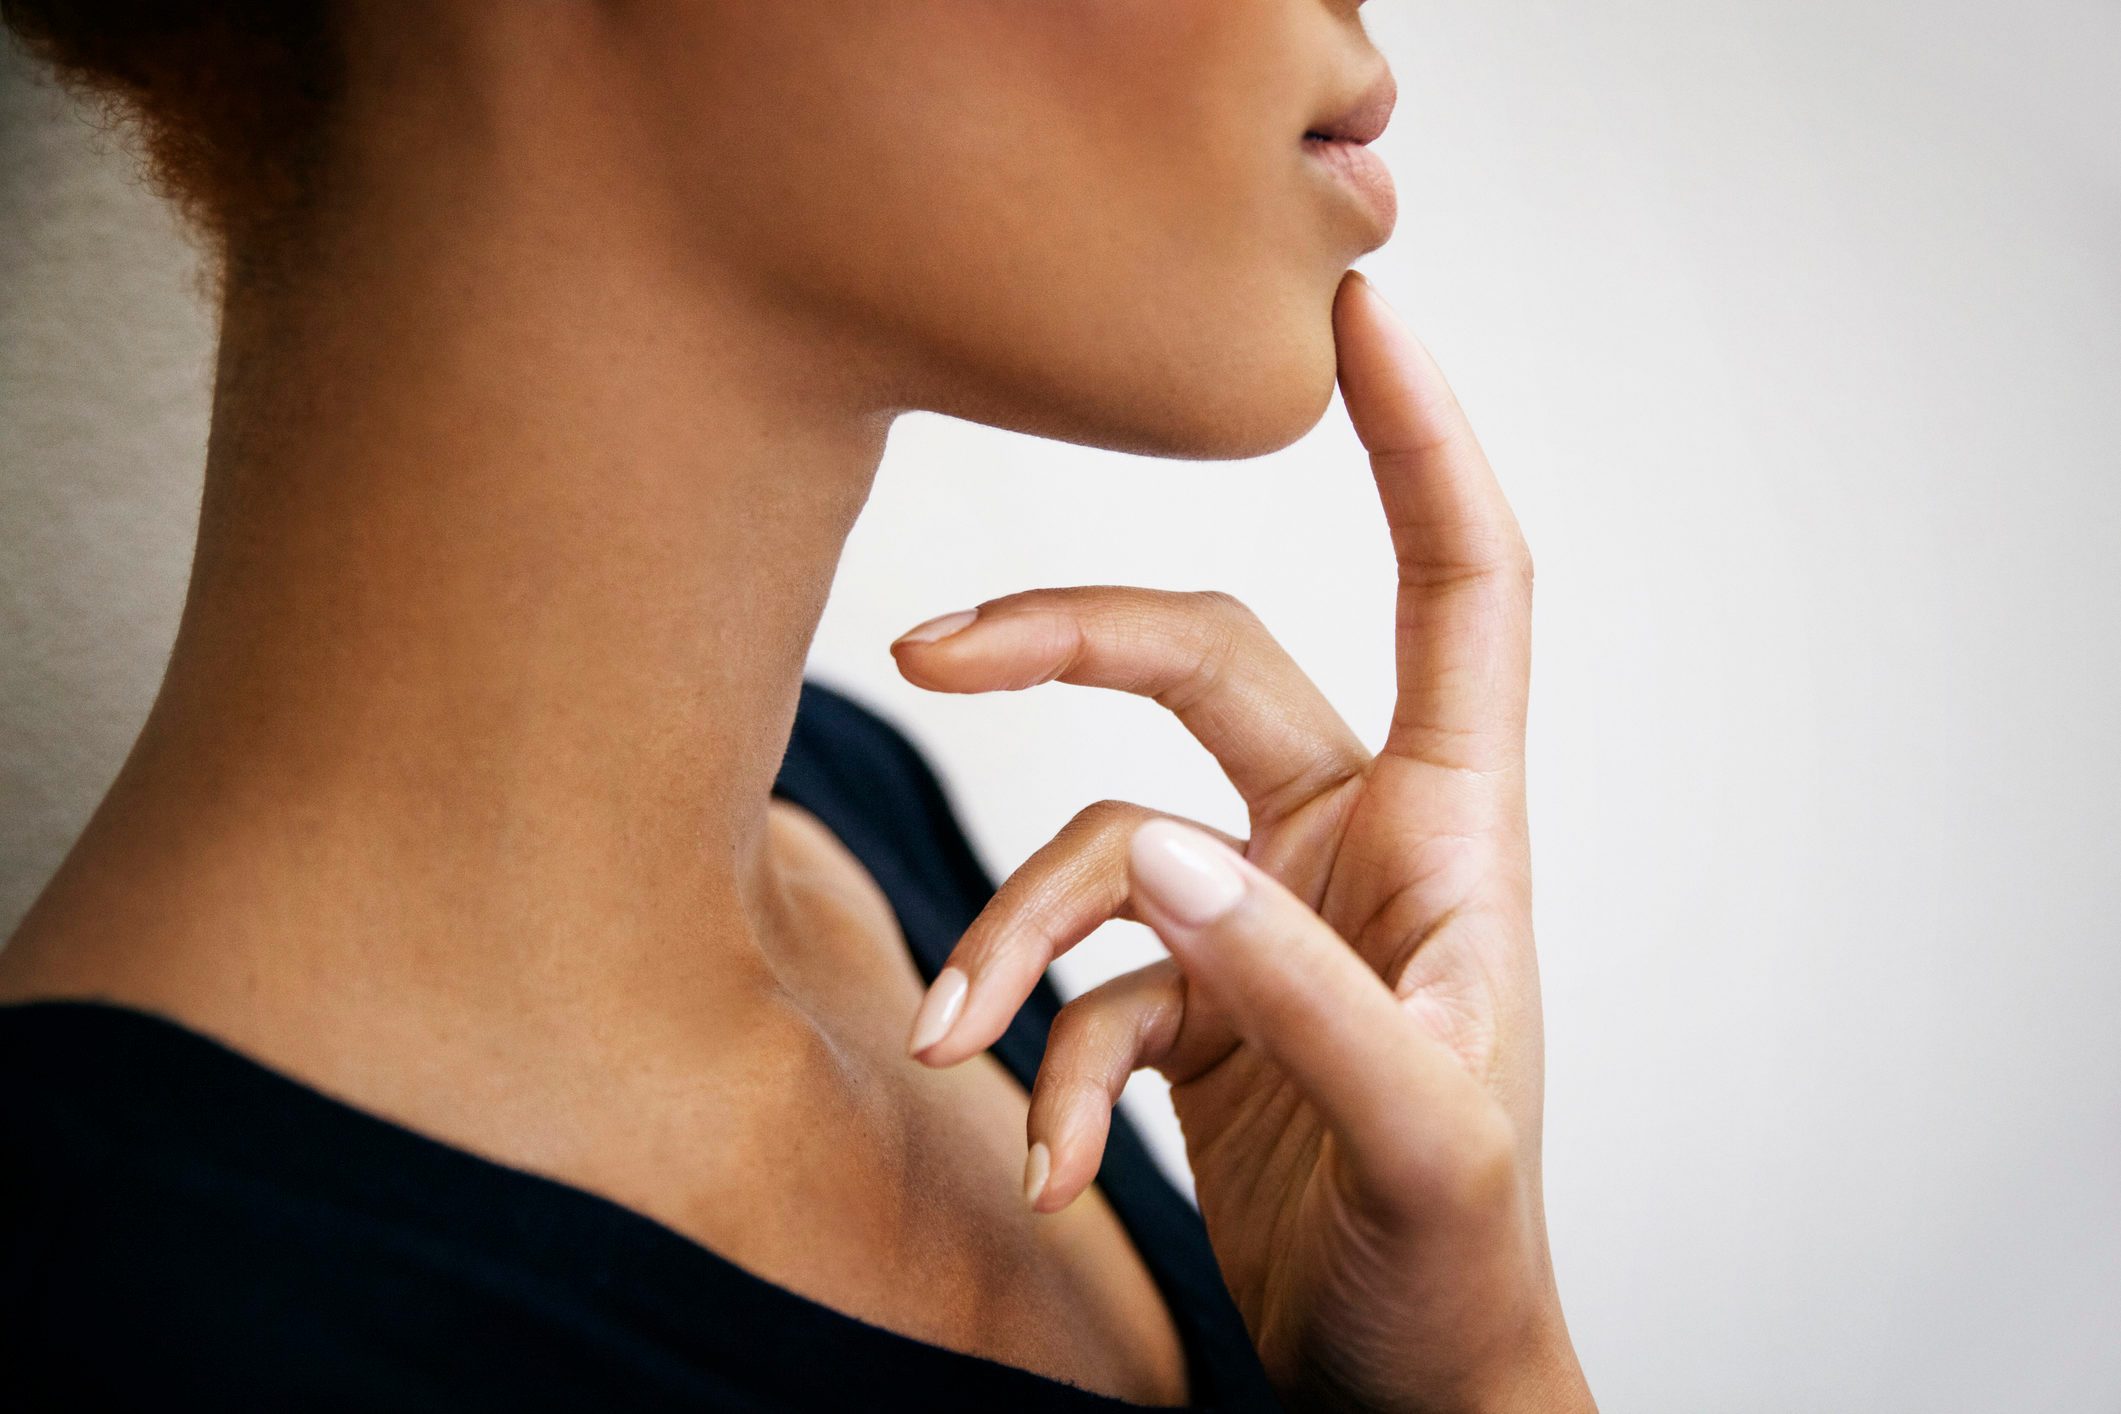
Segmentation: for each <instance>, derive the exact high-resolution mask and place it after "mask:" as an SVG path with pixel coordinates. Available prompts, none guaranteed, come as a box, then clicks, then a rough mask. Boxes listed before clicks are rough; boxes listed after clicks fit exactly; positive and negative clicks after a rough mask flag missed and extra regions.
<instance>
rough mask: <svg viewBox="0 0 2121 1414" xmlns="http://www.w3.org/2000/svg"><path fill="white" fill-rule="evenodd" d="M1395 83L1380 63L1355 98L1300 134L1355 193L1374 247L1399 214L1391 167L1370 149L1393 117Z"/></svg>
mask: <svg viewBox="0 0 2121 1414" xmlns="http://www.w3.org/2000/svg"><path fill="white" fill-rule="evenodd" d="M1398 99H1399V86H1398V84H1397V83H1395V82H1394V80H1393V78H1392V71H1391V70H1390V69H1382V70H1380V71H1379V72H1378V75H1377V77H1376V78H1375V79H1374V80H1372V81H1371V83H1370V84H1369V86H1368V87H1366V88H1364V89H1363V90H1362V92H1361V93H1359V94H1357V95H1356V96H1355V98H1354V99H1353V100H1352V101H1351V102H1349V103H1347V104H1346V105H1344V106H1343V107H1341V109H1340V110H1339V111H1338V112H1337V113H1335V114H1334V115H1333V116H1331V117H1329V118H1326V119H1324V120H1323V121H1321V122H1319V123H1317V124H1316V125H1314V126H1313V127H1312V129H1311V130H1310V131H1309V132H1307V133H1305V134H1304V151H1305V153H1306V154H1307V155H1308V156H1310V157H1311V158H1313V159H1315V160H1316V161H1317V162H1318V163H1319V164H1320V165H1321V166H1322V167H1324V168H1325V169H1326V171H1327V172H1328V173H1329V174H1330V175H1331V176H1332V177H1333V178H1334V179H1335V180H1336V181H1337V182H1339V183H1340V184H1341V185H1342V187H1343V188H1345V189H1346V190H1347V191H1348V192H1349V193H1350V194H1351V195H1353V196H1354V198H1355V200H1356V203H1357V204H1358V205H1359V206H1361V207H1362V209H1363V210H1364V212H1365V213H1366V214H1367V215H1368V217H1369V218H1370V225H1371V227H1372V234H1373V237H1374V239H1373V241H1372V243H1371V245H1370V249H1372V250H1374V249H1376V248H1377V247H1378V246H1381V245H1383V244H1384V243H1385V241H1386V240H1388V239H1390V237H1391V235H1392V228H1393V226H1394V225H1396V224H1397V222H1398V219H1399V193H1398V190H1397V189H1396V188H1395V187H1394V186H1393V184H1392V172H1391V169H1390V168H1388V167H1386V166H1385V163H1384V159H1383V158H1381V157H1379V156H1378V155H1377V154H1376V153H1375V152H1372V151H1371V150H1370V146H1369V145H1370V144H1371V143H1372V142H1374V141H1376V140H1377V139H1378V138H1380V137H1382V136H1383V135H1384V131H1385V128H1386V126H1387V125H1388V124H1389V123H1390V122H1391V121H1392V109H1393V107H1394V105H1395V104H1396V103H1397V102H1398Z"/></svg>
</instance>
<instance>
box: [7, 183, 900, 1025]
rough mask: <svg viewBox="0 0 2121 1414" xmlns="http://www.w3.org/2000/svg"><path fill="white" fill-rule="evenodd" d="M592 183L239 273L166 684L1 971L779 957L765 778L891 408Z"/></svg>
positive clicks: (644, 987) (580, 995)
mask: <svg viewBox="0 0 2121 1414" xmlns="http://www.w3.org/2000/svg"><path fill="white" fill-rule="evenodd" d="M502 190H503V191H504V193H506V192H508V189H507V188H502ZM593 195H595V194H593V193H588V192H583V191H570V190H567V189H566V184H565V183H561V184H557V185H556V184H552V183H546V184H542V185H535V186H532V187H531V188H530V189H529V190H528V191H527V192H526V191H520V190H518V191H513V192H512V193H509V195H508V199H509V200H511V201H513V202H515V203H517V209H511V210H506V211H495V210H468V209H466V208H464V207H463V206H462V205H457V206H454V207H449V208H438V209H436V210H435V211H434V213H433V215H434V219H432V220H424V219H408V217H407V213H406V212H404V211H398V212H394V213H390V216H391V218H392V219H387V220H376V221H372V222H366V223H362V224H361V225H359V226H357V227H354V228H353V229H359V230H363V231H365V232H366V233H367V236H366V238H365V239H363V240H361V241H355V240H352V239H350V238H349V239H347V240H345V241H343V242H341V243H340V247H339V249H340V252H341V253H340V254H339V255H337V256H336V257H334V258H332V259H331V260H330V261H329V263H328V264H326V265H325V266H323V267H321V268H322V269H324V270H328V272H329V278H328V279H327V278H325V277H324V276H323V275H322V274H317V275H314V276H312V277H309V278H306V279H305V280H303V281H302V282H301V285H302V287H301V288H300V289H298V290H296V289H280V290H277V291H275V292H272V293H271V294H269V295H266V294H256V295H254V294H251V293H248V292H246V291H245V290H243V289H242V288H241V287H240V286H238V287H237V288H236V289H234V291H233V292H232V294H231V297H230V300H229V304H228V312H227V315H226V319H225V327H224V333H223V351H222V359H221V370H220V376H219V379H218V385H217V392H216V409H215V422H214V435H213V444H212V449H211V452H210V456H209V465H208V475H207V480H206V489H205V497H204V503H203V508H202V514H201V525H200V541H199V552H198V558H197V561H196V564H195V567H194V575H193V582H192V587H191V592H190V595H189V598H188V600H187V602H186V605H185V609H184V615H183V620H182V624H181V627H180V630H179V633H178V637H177V642H176V646H175V649H174V652H173V654H172V657H171V661H170V664H169V668H168V672H167V676H166V679H165V682H164V685H163V690H162V693H161V695H160V697H159V699H158V700H157V702H156V705H155V708H154V710H153V712H152V714H151V715H150V718H149V720H148V723H147V725H146V727H145V728H144V730H143V732H142V734H141V737H140V740H139V742H138V744H137V746H136V748H135V750H134V752H133V754H132V756H131V758H130V759H129V760H128V762H127V764H126V766H125V769H124V771H123V772H122V773H121V775H120V778H119V780H118V782H117V784H116V785H115V786H114V787H113V789H112V792H111V794H110V797H109V798H108V800H107V801H106V803H105V805H104V807H103V808H102V809H101V810H100V811H99V812H98V815H97V817H96V819H95V820H94V822H93V823H92V825H91V827H90V829H89V831H88V832H87V833H86V835H85V836H84V837H83V839H82V841H81V843H80V844H79V845H78V846H77V848H76V850H75V852H74V854H73V856H72V857H70V858H69V860H68V862H67V864H66V866H65V867H64V868H63V869H62V870H61V871H60V874H59V876H58V878H57V879H55V881H54V883H53V885H52V887H51V889H49V890H48V891H47V893H46V896H45V898H44V899H42V900H40V902H39V905H38V907H37V908H36V909H35V910H33V911H32V913H31V915H30V917H29V919H28V920H27V921H26V922H25V924H24V926H23V928H22V930H21V933H20V934H19V935H18V941H17V944H16V946H15V947H13V948H10V949H9V951H8V952H7V953H6V954H4V955H0V988H5V989H6V990H9V991H18V992H19V991H21V990H23V984H22V982H21V978H22V976H23V975H24V971H25V969H28V970H30V971H31V972H41V973H43V974H45V975H46V976H47V977H49V976H50V975H54V974H53V973H52V969H53V967H54V966H58V973H57V974H56V975H60V976H64V975H67V974H68V973H69V972H75V971H78V970H79V969H81V968H84V967H85V968H87V969H88V970H89V973H90V974H91V975H94V974H96V973H98V972H99V970H100V972H102V973H106V974H112V975H117V974H123V975H124V976H125V977H129V978H135V979H136V983H138V984H139V985H144V983H139V980H138V979H141V978H145V979H148V980H151V981H152V982H153V984H154V985H155V986H158V987H170V986H176V987H184V986H203V985H225V984H227V983H228V982H229V981H230V980H231V979H247V980H246V981H245V982H244V983H243V985H246V986H249V987H251V988H253V989H254V990H256V989H259V988H266V989H272V990H278V989H281V988H283V987H284V988H295V989H299V988H300V987H302V986H304V985H312V986H313V985H314V981H313V979H314V978H316V977H317V976H318V975H319V971H320V969H322V970H323V971H324V972H325V973H326V974H328V975H330V976H332V977H333V978H334V979H336V984H337V985H339V986H340V987H342V988H344V987H346V986H347V985H349V984H352V983H354V982H357V981H358V982H361V983H365V984H369V985H371V986H373V987H374V988H375V989H376V991H375V995H378V996H384V995H397V994H401V993H403V992H404V991H405V989H408V988H410V989H418V988H422V987H433V988H438V989H441V990H442V991H444V992H446V993H448V994H450V995H452V996H459V997H477V998H480V999H482V1000H488V1001H491V1003H492V1004H494V1005H496V1006H505V1007H509V1008H512V1009H513V1012H512V1014H520V1013H521V1012H522V1011H523V1010H524V1009H526V1008H528V1009H532V1010H548V1011H549V1010H551V1009H554V1008H557V1009H559V1011H562V1012H565V1013H566V1014H568V1015H580V1016H583V1017H590V1018H594V1017H595V1016H597V1015H599V1014H604V1015H608V1014H609V1010H608V1008H609V1007H619V1006H624V1007H627V1008H628V1009H629V1012H630V1011H631V1009H632V1008H634V1007H637V1006H639V1005H640V1004H642V1002H643V1001H644V1000H649V1001H652V1002H653V1004H655V1005H657V1006H663V1007H668V1008H670V1009H672V1010H673V1011H682V1010H683V1009H684V1008H686V1007H687V1006H688V1005H691V1006H695V1007H696V1006H697V1005H698V1004H699V1003H700V1001H701V998H702V997H703V996H704V995H705V994H709V993H712V992H714V991H715V990H716V989H717V988H718V987H720V986H722V985H723V984H724V982H725V981H726V979H727V978H728V977H729V976H730V975H732V970H733V969H749V970H750V971H752V972H753V973H754V974H756V973H759V972H760V971H761V970H763V971H767V972H770V968H771V959H770V954H771V952H772V950H773V949H774V948H775V947H776V946H778V945H779V943H780V939H779V938H778V937H777V936H776V933H775V930H776V928H778V927H782V926H783V925H784V924H785V921H786V920H785V919H783V918H781V917H780V916H778V915H777V914H776V911H775V910H776V907H777V904H778V900H777V894H776V889H775V885H774V879H773V872H772V861H771V858H770V855H769V852H768V851H767V849H766V821H767V802H768V792H769V789H770V786H771V784H772V781H773V778H774V775H775V773H776V771H777V769H778V767H779V764H780V760H781V756H782V752H783V749H784V747H785V745H786V743H787V740H788V734H789V729H790V725H791V722H792V719H793V714H794V711H795V705H796V700H797V693H798V689H799V686H800V679H801V674H802V670H803V665H804V660H805V655H806V652H807V649H808V646H809V643H810V640H811V637H812V634H813V632H814V630H815V628H816V624H817V621H818V617H819V615H820V613H821V612H822V609H823V606H824V603H825V598H826V595H827V592H828V590H829V588H830V585H831V581H832V577H833V573H834V569H835V567H836V565H837V562H838V559H839V555H840V551H841V547H842V545H843V543H844V540H845V537H846V535H847V533H848V532H849V530H850V528H851V527H852V525H853V522H854V519H855V517H856V515H857V514H858V513H859V511H860V509H861V507H862V505H863V503H864V501H865V499H866V497H867V495H868V491H869V488H870V486H871V483H872V481H873V479H874V476H875V473H876V469H877V465H878V461H879V458H880V457H881V455H882V452H883V448H884V443H885V439H886V436H887V433H888V428H889V425H890V417H889V415H888V414H887V413H885V412H883V411H880V410H879V409H877V408H875V407H874V406H870V405H867V404H865V403H864V401H863V400H862V399H861V398H860V397H859V396H857V395H855V394H854V393H853V392H851V391H850V386H851V382H852V380H851V378H850V377H849V374H848V370H847V360H846V359H845V357H844V352H843V351H841V352H840V353H839V354H835V353H834V351H833V350H834V345H833V344H832V343H831V341H830V340H829V338H826V337H823V336H821V334H820V331H819V330H818V329H817V328H815V327H814V326H808V325H805V324H804V323H803V322H802V321H801V320H800V319H799V318H797V317H796V316H794V315H792V314H790V313H789V312H787V311H783V310H779V309H776V308H774V307H772V305H771V303H770V301H769V300H768V299H767V298H765V297H764V296H763V295H761V294H759V293H758V292H756V291H747V290H745V289H743V288H742V286H741V285H740V284H739V283H738V282H736V281H735V280H732V279H722V278H718V277H716V276H715V275H714V274H713V273H712V272H708V271H702V270H690V271H687V272H686V273H685V275H684V277H683V280H682V287H680V281H679V279H678V277H677V276H676V275H675V274H674V273H673V272H674V271H676V270H678V269H680V268H681V266H680V263H679V262H677V261H674V260H670V259H668V258H667V256H668V251H667V250H650V249H648V248H647V245H646V243H645V242H643V241H642V240H639V239H635V238H636V237H637V236H638V235H639V234H640V233H639V232H638V231H636V230H627V229H621V228H619V227H618V226H616V225H614V224H613V223H612V222H611V221H610V220H609V219H600V218H599V217H598V216H597V215H595V214H593V213H594V212H595V211H597V210H598V209H599V208H596V207H585V206H584V205H583V204H582V203H583V202H584V201H585V200H587V199H589V198H591V197H592V196H593ZM603 195H607V196H608V195H610V194H609V193H604V194H603ZM526 206H527V207H528V208H529V209H523V208H524V207H526ZM600 209H601V210H602V211H604V212H609V211H611V210H613V209H623V208H614V207H612V206H609V205H605V206H602V207H601V208H600ZM62 964H63V965H62ZM9 973H11V974H13V976H12V978H10V977H8V976H6V975H5V974H9ZM217 973H225V974H227V975H226V976H224V977H221V978H220V980H219V981H214V980H213V977H214V975H215V974H217ZM304 979H311V980H309V981H308V982H305V980H304ZM136 983H126V984H124V985H126V986H132V985H136ZM34 989H35V988H34V986H32V987H31V990H34ZM118 989H119V990H123V987H122V986H121V987H120V988H118ZM342 994H343V993H342Z"/></svg>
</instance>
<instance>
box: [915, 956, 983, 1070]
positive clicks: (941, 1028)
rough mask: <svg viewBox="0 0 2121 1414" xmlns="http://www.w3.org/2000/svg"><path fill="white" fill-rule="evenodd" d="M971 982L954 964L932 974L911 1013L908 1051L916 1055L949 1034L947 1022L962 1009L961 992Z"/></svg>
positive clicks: (963, 994) (954, 1018)
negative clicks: (911, 1025) (917, 1005)
mask: <svg viewBox="0 0 2121 1414" xmlns="http://www.w3.org/2000/svg"><path fill="white" fill-rule="evenodd" d="M971 986H972V979H971V978H969V977H967V976H966V975H965V974H964V973H963V972H961V971H959V970H958V969H957V968H955V967H946V968H944V969H943V970H942V971H941V972H938V973H936V974H935V981H933V982H931V983H930V984H929V985H928V995H927V996H925V997H923V998H921V1009H920V1010H919V1011H917V1012H915V1013H914V1014H913V1038H912V1040H910V1041H908V1042H907V1043H906V1052H907V1054H908V1055H915V1056H917V1055H919V1054H920V1053H921V1052H922V1051H925V1050H927V1049H928V1048H929V1047H930V1046H932V1045H934V1044H935V1043H936V1042H937V1041H940V1040H942V1039H943V1037H945V1036H947V1035H949V1034H950V1026H951V1023H952V1022H954V1021H956V1020H957V1014H958V1013H959V1012H961V1011H963V1010H964V1009H965V994H966V993H967V992H968V991H970V990H971Z"/></svg>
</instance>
